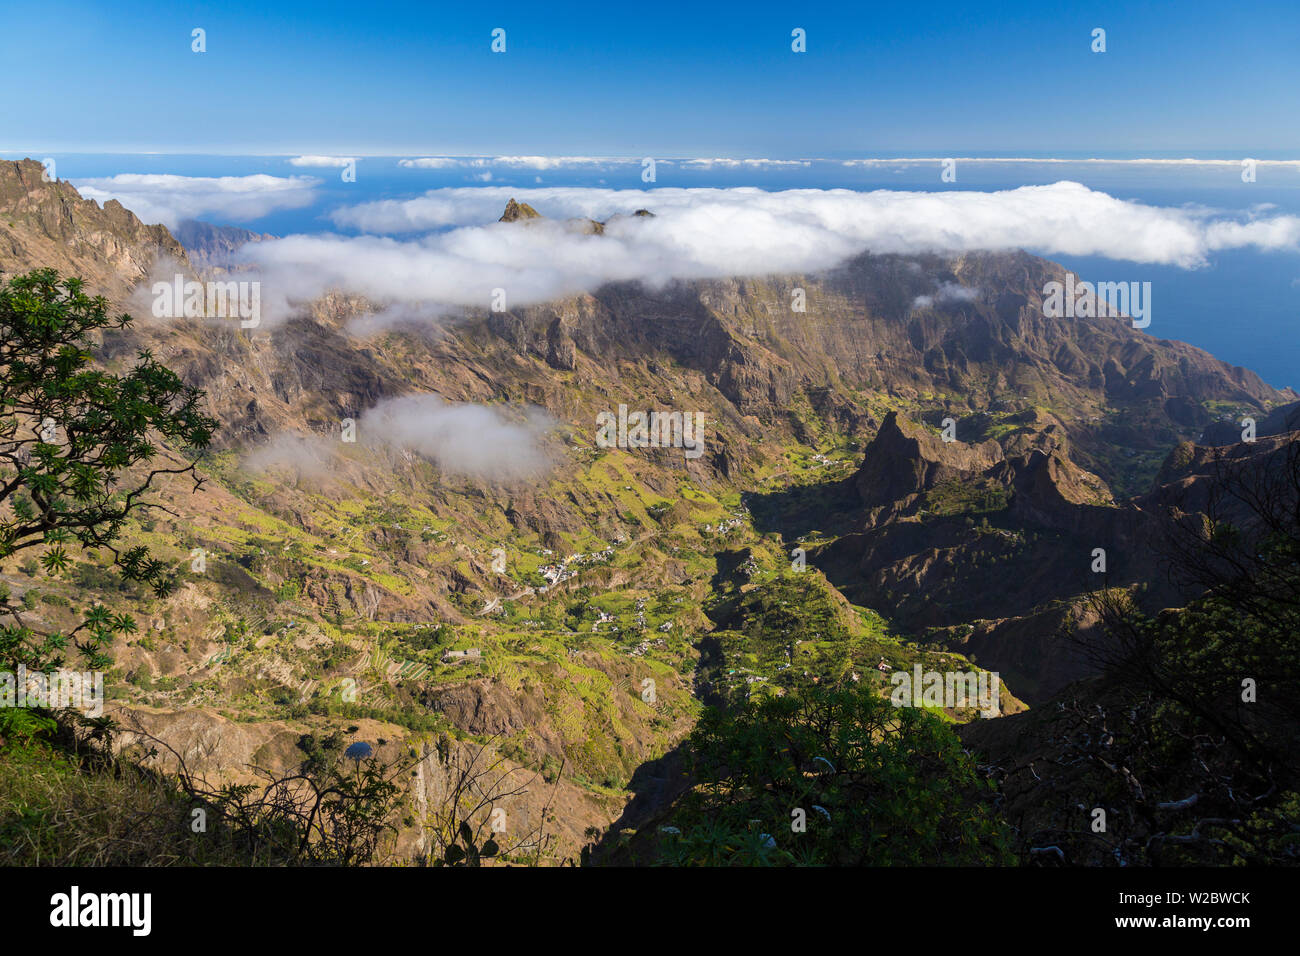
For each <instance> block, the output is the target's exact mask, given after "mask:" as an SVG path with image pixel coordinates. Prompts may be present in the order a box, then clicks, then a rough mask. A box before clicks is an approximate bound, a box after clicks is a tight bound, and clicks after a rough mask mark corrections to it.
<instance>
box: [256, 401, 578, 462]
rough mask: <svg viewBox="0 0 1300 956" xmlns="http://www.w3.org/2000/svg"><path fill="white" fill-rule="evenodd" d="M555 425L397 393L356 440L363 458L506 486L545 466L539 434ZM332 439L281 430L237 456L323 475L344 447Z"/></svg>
mask: <svg viewBox="0 0 1300 956" xmlns="http://www.w3.org/2000/svg"><path fill="white" fill-rule="evenodd" d="M554 425H555V422H554V421H553V420H552V419H551V418H550V417H549V416H547V415H546V413H545V412H543V411H542V410H540V409H536V408H530V409H527V410H526V411H525V412H524V413H523V416H522V420H515V419H512V418H511V417H509V416H508V415H507V414H506V412H505V410H503V409H498V408H493V407H489V406H485V405H474V404H469V403H466V404H449V403H447V402H444V401H443V400H442V399H441V398H440V397H439V396H437V395H433V394H426V395H404V396H401V397H399V398H392V399H386V400H385V401H382V402H380V403H379V404H378V405H375V406H374V407H373V408H371V409H369V410H368V411H366V412H364V413H363V414H362V415H361V416H360V418H359V419H358V421H357V423H356V445H355V447H356V448H358V449H361V450H362V451H363V452H364V453H365V460H366V461H369V462H374V461H376V460H378V458H377V456H381V455H383V454H385V453H396V454H403V453H406V454H415V455H419V456H420V457H421V458H425V459H427V460H428V461H430V462H432V463H433V464H434V465H435V466H436V467H437V468H438V469H439V470H441V471H442V472H444V473H445V474H448V475H456V476H458V477H469V478H476V479H479V480H483V481H489V482H497V483H501V484H509V483H511V482H514V481H518V480H521V479H536V478H538V477H541V476H542V475H544V474H546V473H547V472H548V471H549V470H550V468H551V467H552V464H553V459H552V454H551V452H552V449H550V448H548V446H547V442H546V433H547V431H548V430H549V429H550V428H552V427H554ZM347 447H351V446H343V445H341V444H340V442H339V441H338V440H337V438H336V439H333V440H327V439H323V438H320V437H318V436H305V435H299V434H296V433H292V432H285V433H282V434H280V435H277V436H275V437H273V438H272V439H271V440H270V441H268V442H267V443H266V444H264V445H262V446H260V447H258V448H256V449H254V450H253V451H252V452H251V453H250V454H249V455H248V457H247V458H246V459H245V464H246V466H247V467H249V468H251V469H253V470H255V471H265V470H267V469H273V468H288V469H292V470H294V471H297V472H299V473H300V474H303V475H306V476H309V477H313V478H323V477H326V476H328V475H330V474H331V473H334V472H335V471H336V467H335V465H336V463H337V458H338V456H339V455H341V454H344V453H345V448H347Z"/></svg>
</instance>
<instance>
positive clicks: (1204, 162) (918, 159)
mask: <svg viewBox="0 0 1300 956" xmlns="http://www.w3.org/2000/svg"><path fill="white" fill-rule="evenodd" d="M1242 159H1245V157H1242ZM949 161H951V162H956V163H961V164H963V165H966V164H969V165H974V166H996V165H999V164H1004V163H1018V164H1024V165H1029V166H1039V165H1042V166H1052V165H1055V166H1070V165H1079V166H1089V165H1091V166H1207V167H1221V166H1233V167H1237V168H1240V167H1241V163H1242V160H1241V159H1196V158H1193V157H1187V158H1184V159H1163V158H1157V157H1140V158H1136V159H1065V158H1049V159H1043V158H1041V157H1037V158H1036V157H1032V156H997V157H993V156H983V157H981V156H954V157H943V158H940V157H937V156H914V157H911V158H906V159H845V160H841V162H842V163H843V165H845V166H910V165H913V164H916V163H936V164H938V163H946V162H949ZM818 162H822V160H818ZM1254 162H1255V164H1256V165H1257V166H1280V167H1300V159H1257V160H1255V161H1254Z"/></svg>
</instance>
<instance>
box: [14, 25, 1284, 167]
mask: <svg viewBox="0 0 1300 956" xmlns="http://www.w3.org/2000/svg"><path fill="white" fill-rule="evenodd" d="M267 6H268V5H267V4H263V3H244V2H223V3H220V4H186V3H130V2H117V3H111V4H109V3H103V4H96V3H59V2H49V3H31V4H21V5H19V4H13V5H9V8H8V9H6V11H5V13H4V30H3V32H2V33H0V54H3V61H4V63H5V67H6V74H7V76H8V77H9V79H8V81H7V82H6V83H5V84H4V85H3V88H0V149H3V150H6V151H14V150H30V151H32V152H33V154H35V153H39V152H51V151H82V152H94V151H110V152H134V151H157V152H167V153H177V152H196V153H232V154H247V153H260V154H278V153H288V154H296V153H308V152H326V153H336V154H345V155H362V154H389V155H393V154H413V155H414V154H425V155H427V154H466V153H468V154H485V153H506V154H512V153H541V154H551V155H598V156H610V155H621V156H638V155H658V156H763V157H809V156H826V157H842V156H851V155H888V154H891V153H892V154H899V153H902V154H907V153H909V152H912V153H917V152H919V153H920V154H922V155H951V154H953V153H956V154H958V155H971V154H976V153H985V154H994V155H997V154H1001V155H1057V156H1065V155H1069V156H1079V155H1096V156H1104V155H1132V156H1156V155H1172V154H1178V155H1198V156H1242V155H1255V156H1261V157H1268V156H1285V155H1295V154H1300V124H1297V123H1296V122H1295V117H1296V116H1298V115H1300V54H1298V51H1300V7H1298V6H1297V4H1296V3H1295V0H1290V2H1279V3H1268V2H1261V3H1247V4H1229V3H1222V2H1216V3H1208V2H1189V3H1177V4H1174V3H1168V4H1155V3H1122V4H1121V3H1051V2H1043V0H1034V2H1019V0H1003V2H999V3H995V4H990V3H942V2H925V3H917V4H901V3H896V2H895V3H888V4H870V3H855V4H842V5H822V4H814V3H783V4H764V3H753V2H746V3H743V4H702V3H693V4H672V3H664V2H654V3H649V2H646V3H635V2H633V3H616V4H613V3H602V4H592V5H590V6H589V7H584V6H578V5H566V4H529V5H523V4H474V5H469V4H445V5H443V4H431V3H384V2H367V3H358V2H355V0H351V2H346V3H330V2H310V3H278V4H271V5H269V6H273V7H274V9H267ZM194 27H202V28H204V29H205V30H206V31H207V52H206V53H203V54H196V53H192V52H191V50H190V31H191V29H192V28H194ZM495 27H502V28H504V29H505V30H506V31H507V52H506V53H505V54H493V53H491V52H490V49H489V44H490V39H491V38H490V33H491V31H492V29H493V28H495ZM794 27H802V28H803V29H805V30H806V31H807V36H808V52H807V53H805V54H795V53H792V52H791V50H790V31H791V29H792V28H794ZM1094 27H1103V28H1104V29H1106V31H1107V52H1106V53H1104V54H1095V53H1093V52H1091V50H1090V44H1091V37H1090V33H1091V31H1092V29H1093V28H1094ZM17 77H22V78H23V79H22V80H17V79H16V78H17Z"/></svg>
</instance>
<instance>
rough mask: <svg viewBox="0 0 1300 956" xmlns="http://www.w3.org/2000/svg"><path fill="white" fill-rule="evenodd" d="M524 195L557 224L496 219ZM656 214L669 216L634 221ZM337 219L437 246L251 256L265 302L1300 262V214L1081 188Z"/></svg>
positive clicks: (384, 243)
mask: <svg viewBox="0 0 1300 956" xmlns="http://www.w3.org/2000/svg"><path fill="white" fill-rule="evenodd" d="M511 197H514V198H516V199H518V200H519V201H521V202H527V203H529V204H531V205H532V206H534V207H535V208H537V209H538V210H539V211H540V212H542V213H543V214H544V215H546V216H547V217H550V218H548V219H545V220H534V221H531V222H528V223H497V222H495V221H494V220H495V219H496V218H497V217H498V216H499V215H500V211H501V209H502V208H503V207H504V205H505V203H506V200H507V199H508V198H511ZM641 208H649V209H650V210H651V211H652V212H654V214H655V215H654V216H653V217H637V216H631V215H629V214H630V213H632V212H634V211H635V210H637V209H641ZM569 217H582V218H593V219H600V220H604V221H606V222H607V225H606V228H605V234H604V235H587V234H583V233H582V232H581V231H578V230H573V229H571V228H569V227H566V225H565V224H564V222H563V220H564V219H565V218H569ZM334 221H335V222H336V223H337V224H339V225H341V226H349V227H352V228H356V229H360V230H363V231H366V232H373V233H397V234H402V233H405V234H410V233H417V232H418V233H425V235H422V236H417V237H412V238H409V239H405V240H400V239H397V238H393V237H391V236H379V235H363V236H359V237H344V236H337V235H317V236H291V237H288V238H286V239H281V240H276V241H268V242H261V243H257V244H253V245H249V246H246V247H244V249H243V250H242V254H243V256H244V258H245V259H246V260H247V261H248V262H250V263H252V264H253V265H254V266H255V267H256V268H258V269H259V270H260V271H261V272H262V274H263V276H264V279H265V283H264V289H263V301H264V302H265V301H267V300H268V297H269V298H270V299H271V300H274V299H275V298H276V297H277V296H280V297H283V298H285V299H289V300H309V299H312V298H315V297H316V296H318V295H320V294H321V293H323V292H325V291H327V290H329V289H344V290H347V291H351V292H356V293H360V294H362V295H365V296H367V297H369V298H371V299H372V300H373V301H375V302H376V303H378V304H380V305H385V304H391V303H395V302H396V303H400V302H408V303H422V304H425V305H426V306H427V305H429V304H437V305H441V306H449V307H471V308H487V307H488V306H489V305H490V303H491V302H492V299H493V296H494V290H497V289H502V290H505V296H506V303H505V304H506V307H507V308H513V307H516V306H521V305H528V304H534V303H538V302H543V301H547V300H551V299H554V298H557V297H560V296H565V295H571V294H575V293H579V292H587V291H593V290H595V289H596V288H598V287H599V286H600V285H602V284H604V283H606V282H610V281H620V280H637V281H642V282H645V283H647V284H650V285H660V284H662V283H665V282H668V281H670V280H673V279H699V278H721V277H727V276H745V275H769V274H777V273H807V272H816V271H820V270H824V269H827V268H831V267H833V266H835V265H837V264H839V263H840V262H842V261H844V260H845V259H847V258H849V257H851V256H853V255H856V254H859V253H862V252H866V251H871V252H876V253H917V252H927V251H938V252H952V253H960V252H965V251H971V250H982V249H993V250H996V249H1011V248H1026V249H1029V250H1031V251H1033V252H1037V253H1041V254H1043V255H1048V256H1051V255H1071V256H1104V257H1108V258H1112V259H1117V260H1126V261H1130V262H1136V263H1155V264H1162V265H1176V266H1181V267H1184V268H1192V267H1196V266H1200V265H1203V264H1205V263H1206V262H1208V261H1209V257H1210V256H1211V255H1212V254H1213V253H1214V252H1216V251H1218V250H1222V249H1233V248H1243V247H1252V248H1255V249H1259V250H1285V251H1292V252H1294V251H1297V250H1300V217H1296V216H1290V215H1270V211H1269V210H1268V209H1256V210H1252V211H1249V212H1245V213H1241V214H1239V215H1235V216H1229V215H1227V214H1224V213H1222V212H1215V211H1211V210H1206V209H1192V208H1185V207H1179V208H1166V207H1156V206H1148V205H1145V204H1142V203H1138V202H1131V201H1125V200H1120V199H1116V198H1114V197H1112V196H1109V195H1107V194H1106V193H1103V192H1098V191H1095V190H1092V189H1088V188H1087V187H1084V186H1081V185H1079V184H1077V183H1070V182H1061V183H1055V184H1053V185H1050V186H1025V187H1021V188H1019V189H1012V190H1004V191H999V192H974V191H949V192H904V191H889V190H878V191H875V192H854V191H851V190H844V189H835V190H818V189H796V190H787V191H783V192H765V191H763V190H759V189H754V188H740V189H668V188H665V189H655V190H652V191H644V190H635V189H631V190H612V189H589V188H578V187H553V188H544V189H523V190H520V189H507V188H499V187H474V188H452V189H437V190H433V191H431V192H429V193H427V194H425V195H424V196H421V197H419V198H416V199H412V200H406V201H382V202H374V203H366V204H363V205H359V206H353V207H348V208H345V209H341V210H338V211H337V212H335V213H334ZM484 223H486V225H484ZM435 230H441V231H435Z"/></svg>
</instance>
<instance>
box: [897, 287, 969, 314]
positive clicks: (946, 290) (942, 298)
mask: <svg viewBox="0 0 1300 956" xmlns="http://www.w3.org/2000/svg"><path fill="white" fill-rule="evenodd" d="M977 298H979V289H972V288H970V287H969V286H964V285H960V284H958V283H956V282H945V283H943V284H942V285H941V286H939V288H938V289H936V290H935V291H934V292H931V293H930V294H929V295H918V296H917V297H916V298H915V299H913V300H912V308H914V309H928V308H930V307H932V306H933V305H934V304H935V303H936V302H937V303H940V304H944V303H948V302H973V301H974V300H975V299H977Z"/></svg>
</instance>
